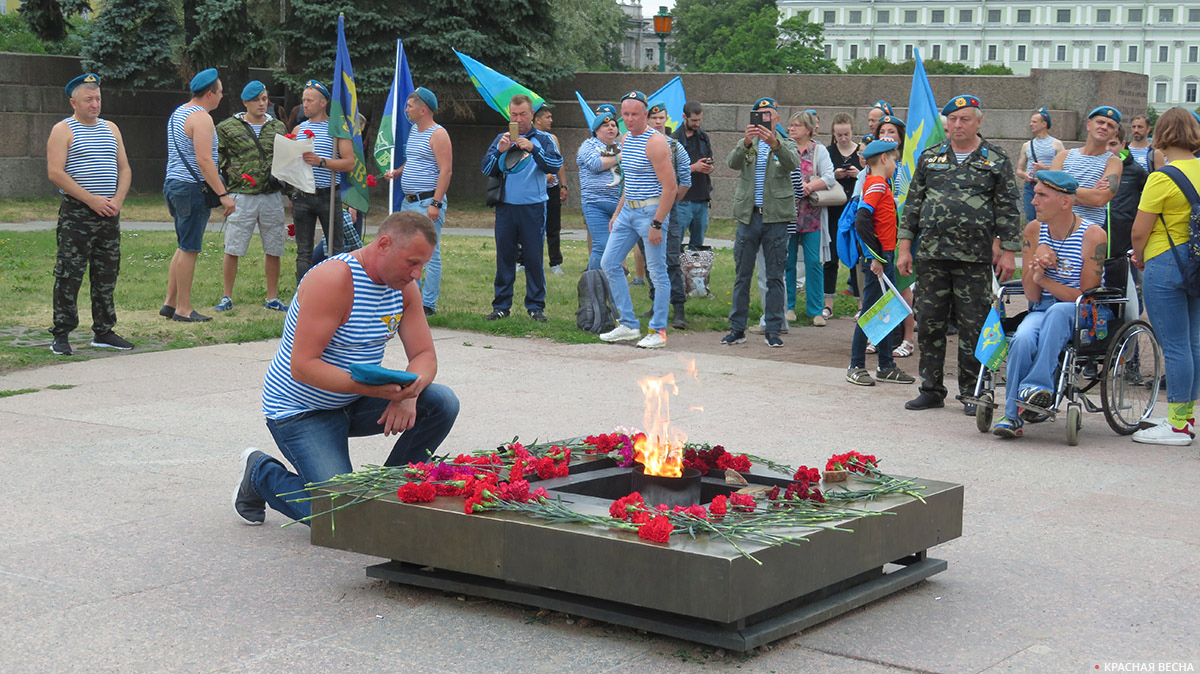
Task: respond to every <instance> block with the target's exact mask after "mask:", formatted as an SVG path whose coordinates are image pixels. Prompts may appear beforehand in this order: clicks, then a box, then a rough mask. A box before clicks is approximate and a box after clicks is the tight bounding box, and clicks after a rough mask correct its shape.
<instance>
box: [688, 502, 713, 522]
mask: <svg viewBox="0 0 1200 674" xmlns="http://www.w3.org/2000/svg"><path fill="white" fill-rule="evenodd" d="M683 512H684V513H686V514H688V515H691V516H692V517H695V518H696V519H701V520H706V519H708V511H707V510H705V509H704V506H699V505H690V506H688V507H686V508H684V509H683Z"/></svg>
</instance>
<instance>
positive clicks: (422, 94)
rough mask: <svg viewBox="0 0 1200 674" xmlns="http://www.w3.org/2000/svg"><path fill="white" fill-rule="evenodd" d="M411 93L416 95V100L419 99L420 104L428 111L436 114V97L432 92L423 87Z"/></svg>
mask: <svg viewBox="0 0 1200 674" xmlns="http://www.w3.org/2000/svg"><path fill="white" fill-rule="evenodd" d="M413 93H414V94H416V95H417V98H419V99H421V102H422V103H424V104H425V105H427V106H429V109H430V110H433V111H434V112H437V109H438V101H437V96H435V95H434V94H433V92H432V91H430V90H428V89H426V88H425V87H417V90H416V91H414V92H413Z"/></svg>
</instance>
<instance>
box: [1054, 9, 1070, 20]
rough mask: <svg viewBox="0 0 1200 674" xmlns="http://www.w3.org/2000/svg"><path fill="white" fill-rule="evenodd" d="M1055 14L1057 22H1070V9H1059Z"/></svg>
mask: <svg viewBox="0 0 1200 674" xmlns="http://www.w3.org/2000/svg"><path fill="white" fill-rule="evenodd" d="M1055 16H1056V19H1055V20H1056V21H1058V22H1059V23H1071V10H1069V9H1060V10H1058V12H1057V13H1056V15H1055Z"/></svg>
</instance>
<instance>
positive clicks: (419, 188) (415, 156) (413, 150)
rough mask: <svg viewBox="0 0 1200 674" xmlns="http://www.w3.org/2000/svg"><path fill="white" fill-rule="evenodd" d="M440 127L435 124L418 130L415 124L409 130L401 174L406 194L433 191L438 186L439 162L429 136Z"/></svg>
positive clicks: (401, 184) (401, 185) (401, 181)
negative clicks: (434, 154)
mask: <svg viewBox="0 0 1200 674" xmlns="http://www.w3.org/2000/svg"><path fill="white" fill-rule="evenodd" d="M440 128H442V127H440V126H438V125H437V124H434V125H433V126H431V127H429V128H428V129H425V130H424V131H417V125H416V124H413V125H412V128H410V129H409V130H408V142H407V143H405V144H404V173H401V174H400V189H402V190H404V193H405V194H417V193H419V192H431V191H433V190H435V189H436V188H437V181H438V163H437V159H436V158H435V157H434V156H433V147H432V146H430V145H429V138H430V136H432V135H433V132H434V131H436V130H438V129H440Z"/></svg>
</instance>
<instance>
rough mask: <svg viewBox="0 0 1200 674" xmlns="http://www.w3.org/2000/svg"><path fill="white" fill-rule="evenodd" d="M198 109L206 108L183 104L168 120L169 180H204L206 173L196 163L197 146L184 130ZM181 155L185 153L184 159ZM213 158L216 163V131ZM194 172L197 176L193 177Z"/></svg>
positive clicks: (191, 181)
mask: <svg viewBox="0 0 1200 674" xmlns="http://www.w3.org/2000/svg"><path fill="white" fill-rule="evenodd" d="M198 110H204V108H202V107H200V106H198V105H181V106H179V107H178V108H175V112H172V113H171V118H170V119H168V120H167V180H178V181H181V182H185V183H202V182H204V175H203V174H202V173H200V165H199V164H197V163H196V146H195V145H194V144H193V143H192V139H191V138H188V135H187V133H185V132H184V130H183V124H184V122H186V121H187V118H188V117H189V116H190V115H191V114H192V113H193V112H196V111H198ZM175 148H179V151H178V152H177V151H176V150H175ZM180 155H183V161H180V160H179V156H180ZM212 158H213V163H214V164H216V163H217V134H216V133H214V134H213V136H212ZM183 162H187V164H186V165H185V164H184V163H183ZM189 168H190V169H192V171H191V172H189V171H188V169H189ZM192 172H194V173H195V174H196V177H195V178H193V177H192Z"/></svg>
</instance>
